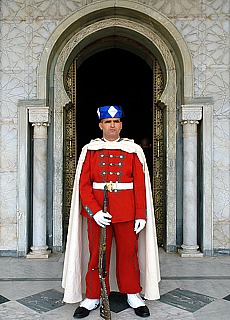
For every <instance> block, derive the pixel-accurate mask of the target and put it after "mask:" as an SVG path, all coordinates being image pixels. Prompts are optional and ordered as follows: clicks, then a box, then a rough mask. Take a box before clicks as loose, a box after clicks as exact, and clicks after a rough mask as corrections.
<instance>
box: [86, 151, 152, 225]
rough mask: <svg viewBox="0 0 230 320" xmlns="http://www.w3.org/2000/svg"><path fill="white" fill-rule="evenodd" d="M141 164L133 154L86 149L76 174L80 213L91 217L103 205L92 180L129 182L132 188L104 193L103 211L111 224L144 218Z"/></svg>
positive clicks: (99, 192) (144, 201)
mask: <svg viewBox="0 0 230 320" xmlns="http://www.w3.org/2000/svg"><path fill="white" fill-rule="evenodd" d="M144 179H145V178H144V172H143V168H142V165H141V163H140V161H139V159H138V157H137V155H136V154H135V153H128V152H125V151H122V150H106V149H102V150H96V151H94V150H88V151H87V154H86V158H85V161H84V164H83V167H82V171H81V176H80V197H81V201H82V210H81V214H82V215H83V216H86V217H88V218H89V217H92V216H93V215H94V214H95V213H96V212H98V211H100V210H102V208H103V190H97V189H93V187H92V184H93V182H110V181H112V182H116V181H118V182H133V184H134V186H133V189H132V190H118V191H117V192H108V193H107V194H108V207H107V211H108V212H109V213H110V214H111V215H112V223H116V222H125V221H131V220H135V219H146V191H145V180H144Z"/></svg>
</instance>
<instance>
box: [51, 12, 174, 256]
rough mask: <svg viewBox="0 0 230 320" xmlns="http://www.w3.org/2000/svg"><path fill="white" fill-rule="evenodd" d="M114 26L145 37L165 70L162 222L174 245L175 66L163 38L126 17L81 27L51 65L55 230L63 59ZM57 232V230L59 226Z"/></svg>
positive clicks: (58, 207) (58, 206) (59, 214)
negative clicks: (164, 157)
mask: <svg viewBox="0 0 230 320" xmlns="http://www.w3.org/2000/svg"><path fill="white" fill-rule="evenodd" d="M114 28H116V30H119V32H120V33H122V32H123V33H125V34H126V37H134V36H135V37H139V40H140V39H142V41H143V42H144V41H148V42H150V43H151V44H152V47H154V48H155V50H156V51H157V52H158V53H159V54H160V56H161V57H162V61H163V63H164V68H165V70H166V71H165V72H166V85H165V90H164V92H163V94H162V97H161V100H162V101H163V102H164V104H165V105H166V106H167V107H166V128H167V130H166V141H167V142H166V149H167V155H166V167H167V174H166V181H167V191H166V194H167V198H168V200H167V201H166V203H167V208H166V211H167V216H168V217H167V223H166V229H167V230H166V247H168V248H169V250H171V249H175V247H176V183H175V181H176V179H175V177H176V152H175V150H176V123H177V120H176V109H177V108H176V68H175V63H174V59H173V57H172V55H171V53H170V50H169V48H168V47H167V46H166V44H165V43H164V42H163V40H162V39H161V38H160V37H159V36H158V35H157V34H156V33H154V32H153V31H152V30H151V29H149V28H147V27H146V26H144V25H142V24H140V23H138V22H135V21H130V20H128V19H121V18H108V19H104V20H103V21H99V22H95V23H92V24H90V25H89V26H86V27H85V28H82V29H81V30H80V31H79V32H77V33H75V34H74V36H73V37H72V38H71V39H70V40H69V41H68V42H67V43H66V45H65V46H64V47H63V49H62V51H61V52H60V54H59V56H58V59H57V62H56V65H55V69H54V109H53V117H54V124H53V125H54V153H53V154H54V157H53V159H54V190H59V192H55V193H54V199H53V212H54V224H55V228H56V230H58V228H59V229H60V226H61V225H62V220H61V217H62V200H63V198H62V186H63V181H62V179H61V176H60V172H62V171H63V134H62V133H63V107H64V106H65V105H66V104H67V103H69V97H68V95H67V93H66V91H65V87H64V77H63V74H65V68H66V63H67V61H68V59H70V57H71V56H73V52H76V48H77V47H78V46H82V43H84V41H85V43H87V39H89V38H91V39H92V36H93V35H94V36H98V35H99V36H100V34H103V31H106V34H109V33H110V32H111V33H113V32H114ZM60 232H61V230H60Z"/></svg>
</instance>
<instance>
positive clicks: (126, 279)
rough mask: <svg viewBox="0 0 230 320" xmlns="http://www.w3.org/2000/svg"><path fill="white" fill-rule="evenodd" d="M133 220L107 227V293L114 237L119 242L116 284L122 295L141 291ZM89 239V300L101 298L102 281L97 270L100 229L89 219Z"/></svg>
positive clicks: (87, 284)
mask: <svg viewBox="0 0 230 320" xmlns="http://www.w3.org/2000/svg"><path fill="white" fill-rule="evenodd" d="M133 229H134V221H128V222H121V223H114V224H111V225H110V226H107V227H106V270H107V276H106V286H107V291H108V294H109V293H110V286H109V266H110V253H111V245H112V238H113V236H114V237H115V242H116V277H117V285H118V288H119V290H120V292H121V293H138V292H141V290H142V288H141V286H140V270H139V264H138V257H137V251H138V235H136V233H135V232H134V230H133ZM88 239H89V251H90V259H89V264H88V272H87V274H86V297H87V298H90V299H99V298H100V280H99V274H98V270H95V269H97V268H98V263H99V251H98V248H99V241H100V227H99V226H98V225H97V223H96V222H95V221H94V219H88Z"/></svg>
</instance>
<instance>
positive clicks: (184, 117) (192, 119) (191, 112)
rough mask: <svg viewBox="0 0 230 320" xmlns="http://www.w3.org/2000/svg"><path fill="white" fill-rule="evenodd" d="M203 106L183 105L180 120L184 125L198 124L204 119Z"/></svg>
mask: <svg viewBox="0 0 230 320" xmlns="http://www.w3.org/2000/svg"><path fill="white" fill-rule="evenodd" d="M202 109H203V106H201V105H182V106H181V108H180V111H179V119H180V122H181V123H182V124H187V123H190V124H193V123H195V124H198V123H199V121H200V120H201V119H202Z"/></svg>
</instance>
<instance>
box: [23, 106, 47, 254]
mask: <svg viewBox="0 0 230 320" xmlns="http://www.w3.org/2000/svg"><path fill="white" fill-rule="evenodd" d="M28 109H29V122H30V123H32V126H33V141H34V142H33V148H34V149H33V151H34V152H33V155H34V158H33V246H32V247H31V248H30V249H31V252H30V253H29V254H28V255H27V258H36V259H41V258H48V257H49V255H50V253H51V251H50V250H48V246H47V245H46V176H47V174H46V167H47V128H48V126H49V124H50V113H51V112H50V108H49V107H41V106H38V107H29V108H28Z"/></svg>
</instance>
